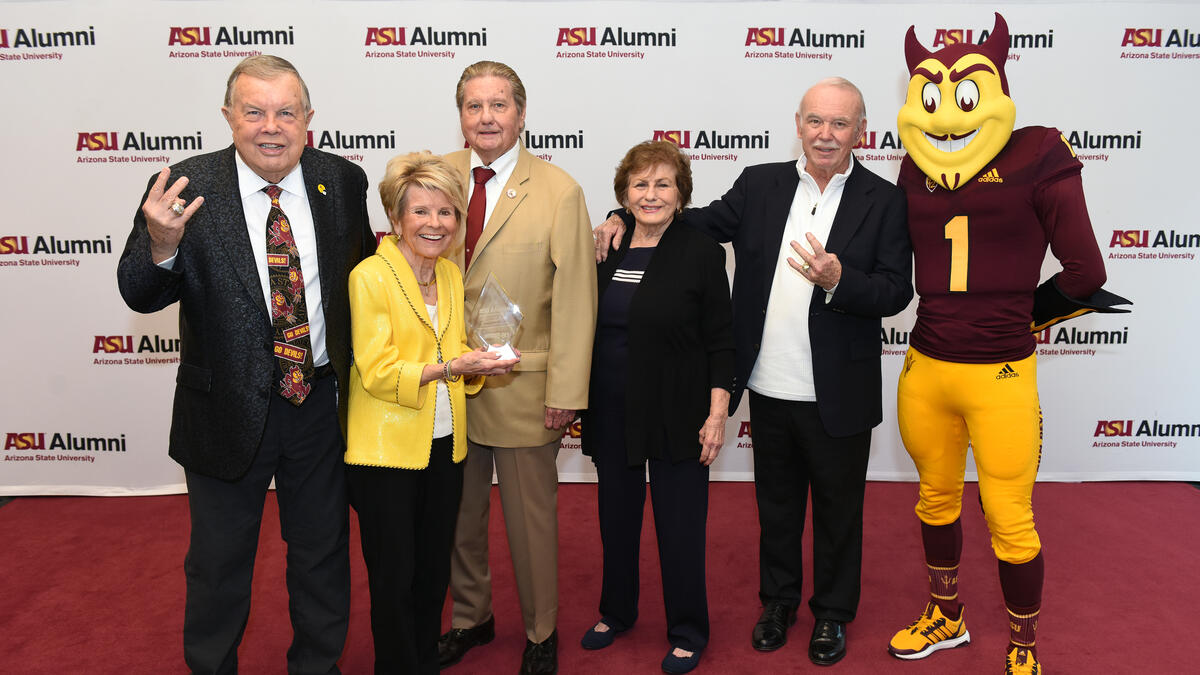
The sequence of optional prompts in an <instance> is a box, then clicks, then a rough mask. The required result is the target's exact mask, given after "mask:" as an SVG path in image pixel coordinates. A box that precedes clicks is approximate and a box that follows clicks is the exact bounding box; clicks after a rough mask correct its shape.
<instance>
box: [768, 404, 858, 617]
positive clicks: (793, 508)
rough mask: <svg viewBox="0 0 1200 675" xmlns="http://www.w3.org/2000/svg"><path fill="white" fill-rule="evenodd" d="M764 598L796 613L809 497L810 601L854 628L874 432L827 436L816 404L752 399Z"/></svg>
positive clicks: (820, 614) (818, 614) (819, 610)
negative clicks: (811, 587) (852, 622)
mask: <svg viewBox="0 0 1200 675" xmlns="http://www.w3.org/2000/svg"><path fill="white" fill-rule="evenodd" d="M750 425H751V429H752V431H753V438H754V494H755V497H756V499H757V501H758V523H759V526H760V528H761V534H760V538H759V597H760V598H761V599H762V601H763V602H764V603H766V602H769V601H778V602H783V603H785V604H787V605H789V606H791V607H797V606H799V604H800V601H801V600H802V595H801V582H802V581H803V578H804V550H803V547H802V545H801V541H802V539H803V536H804V516H805V511H806V507H807V504H806V502H807V499H808V495H809V493H810V491H811V493H812V504H813V507H812V511H813V513H812V519H813V535H812V536H813V595H812V598H810V599H809V602H808V604H809V607H810V608H811V609H812V613H813V616H815V617H816V618H818V619H833V620H836V621H852V620H853V619H854V616H855V614H856V613H857V611H858V600H859V595H860V591H861V577H862V531H863V522H862V520H863V495H864V492H865V491H866V480H867V460H868V459H869V457H870V451H871V432H870V430H867V431H864V432H862V433H859V434H855V435H853V436H847V437H845V438H834V437H832V436H830V435H829V434H827V433H825V427H824V426H823V425H822V424H821V418H820V416H819V414H818V412H817V404H816V403H814V402H798V401H784V400H780V399H776V398H771V397H769V396H763V395H761V394H758V393H756V392H754V391H751V392H750Z"/></svg>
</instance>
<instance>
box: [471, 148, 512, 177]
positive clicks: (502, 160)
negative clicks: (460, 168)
mask: <svg viewBox="0 0 1200 675" xmlns="http://www.w3.org/2000/svg"><path fill="white" fill-rule="evenodd" d="M520 151H521V143H520V142H517V143H513V146H512V147H511V148H509V149H508V152H506V153H504V154H503V155H500V156H499V157H497V158H496V161H494V162H492V163H491V164H484V163H483V160H482V159H480V158H479V155H477V154H475V151H474V150H471V170H472V171H474V170H475V167H477V166H486V167H488V168H490V169H491V170H492V171H495V172H496V175H497V176H505V177H506V178H507V176H508V174H510V173H512V170H513V167H515V166H516V165H517V154H518V153H519V152H520ZM468 178H470V176H468Z"/></svg>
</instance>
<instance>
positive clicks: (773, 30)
mask: <svg viewBox="0 0 1200 675" xmlns="http://www.w3.org/2000/svg"><path fill="white" fill-rule="evenodd" d="M866 45H867V31H866V30H865V29H862V28H860V29H858V32H857V33H855V32H849V33H842V32H834V31H828V32H827V31H826V30H824V29H822V28H816V29H814V28H812V27H807V26H806V27H803V28H800V27H790V26H750V27H747V28H746V40H745V44H744V45H743V46H745V47H746V48H747V49H746V53H745V58H747V59H816V60H820V61H829V60H831V59H833V52H830V51H812V50H829V49H863V48H864V47H866ZM779 47H790V48H792V49H779ZM795 48H799V49H795Z"/></svg>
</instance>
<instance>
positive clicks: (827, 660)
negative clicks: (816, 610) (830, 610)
mask: <svg viewBox="0 0 1200 675" xmlns="http://www.w3.org/2000/svg"><path fill="white" fill-rule="evenodd" d="M845 655H846V624H844V623H842V622H841V621H834V620H833V619H817V624H816V625H815V626H813V634H812V639H811V640H809V642H808V660H809V661H812V662H813V663H815V664H817V665H818V666H832V665H833V664H835V663H837V662H838V661H841V660H842V657H843V656H845Z"/></svg>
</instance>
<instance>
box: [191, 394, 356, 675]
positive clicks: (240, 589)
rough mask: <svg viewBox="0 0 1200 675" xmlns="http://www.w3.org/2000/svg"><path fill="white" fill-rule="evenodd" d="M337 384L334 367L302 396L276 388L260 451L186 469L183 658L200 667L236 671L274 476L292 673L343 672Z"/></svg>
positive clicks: (344, 536) (345, 552)
mask: <svg viewBox="0 0 1200 675" xmlns="http://www.w3.org/2000/svg"><path fill="white" fill-rule="evenodd" d="M343 452H344V443H343V440H342V432H341V428H340V427H339V425H338V417H337V386H336V383H335V379H334V378H332V377H326V378H321V379H318V380H316V381H315V382H314V383H313V391H312V393H311V394H309V396H308V397H307V398H306V399H305V401H304V403H303V404H302V405H300V406H298V407H297V406H294V405H292V404H291V403H289V402H288V401H286V400H284V399H283V398H282V397H280V396H276V395H272V397H271V403H270V407H269V409H268V412H267V423H266V429H265V431H264V433H263V440H262V443H261V444H260V445H259V448H258V454H257V455H256V456H255V458H254V462H253V463H252V464H251V466H250V469H249V470H248V471H247V473H246V475H245V476H243V477H242V478H240V479H239V480H236V481H232V482H231V481H224V480H220V479H217V478H210V477H208V476H202V475H200V474H197V473H193V472H191V471H187V472H185V476H186V478H187V487H188V508H189V511H190V513H191V521H192V531H191V542H190V544H189V546H188V553H187V558H186V559H185V560H184V564H183V568H184V572H185V574H186V576H187V605H186V607H185V608H184V619H183V653H184V660H185V661H186V662H187V665H188V667H189V668H191V670H192V672H194V673H205V674H207V673H222V674H224V673H236V672H237V649H238V645H239V644H241V641H242V634H243V633H244V632H245V629H246V620H247V618H248V617H249V614H250V582H251V576H252V575H253V572H254V557H255V554H256V553H257V551H258V534H259V528H260V526H261V524H262V511H263V503H264V500H265V499H266V494H267V487H268V486H269V485H270V483H271V478H274V479H275V489H276V499H277V500H278V501H279V524H280V530H281V532H282V535H283V539H284V541H286V542H287V587H288V596H289V598H290V601H289V603H288V607H289V611H290V614H291V621H292V645H291V647H290V648H289V649H288V652H287V664H288V665H287V667H288V672H289V673H304V674H312V675H327V674H328V673H337V672H339V671H338V668H337V660H338V659H339V658H340V657H341V655H342V648H343V647H344V646H345V642H346V626H347V624H348V621H349V616H350V556H349V540H350V528H349V513H348V509H347V507H346V482H345V468H344V467H345V465H344V464H343V463H342V453H343Z"/></svg>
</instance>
